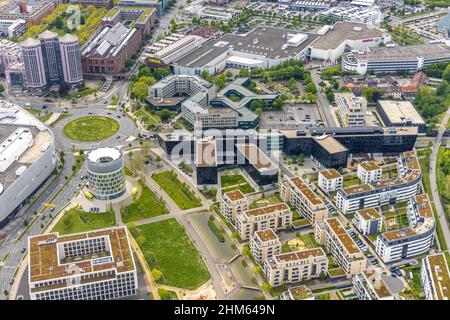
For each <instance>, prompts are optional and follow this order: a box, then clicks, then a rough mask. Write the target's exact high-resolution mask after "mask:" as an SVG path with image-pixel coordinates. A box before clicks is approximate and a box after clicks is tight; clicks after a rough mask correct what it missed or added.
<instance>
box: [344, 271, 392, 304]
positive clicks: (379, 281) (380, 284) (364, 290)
mask: <svg viewBox="0 0 450 320" xmlns="http://www.w3.org/2000/svg"><path fill="white" fill-rule="evenodd" d="M381 272H382V271H381V270H380V269H368V270H364V271H362V272H359V273H357V274H355V275H354V276H353V288H354V291H355V293H356V296H357V297H358V300H395V299H394V296H393V295H392V292H391V291H390V290H389V287H388V286H387V285H386V282H385V281H384V280H383V278H382V277H381Z"/></svg>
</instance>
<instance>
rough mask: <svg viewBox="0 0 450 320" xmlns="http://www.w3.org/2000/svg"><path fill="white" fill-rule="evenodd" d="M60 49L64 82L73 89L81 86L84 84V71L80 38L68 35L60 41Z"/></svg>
mask: <svg viewBox="0 0 450 320" xmlns="http://www.w3.org/2000/svg"><path fill="white" fill-rule="evenodd" d="M59 48H60V52H61V65H62V73H63V77H64V82H65V83H67V84H68V85H69V86H71V87H76V86H79V85H81V84H82V82H83V71H82V67H81V53H80V45H79V43H78V38H77V37H75V36H72V35H70V34H66V35H65V36H63V37H62V38H60V39H59Z"/></svg>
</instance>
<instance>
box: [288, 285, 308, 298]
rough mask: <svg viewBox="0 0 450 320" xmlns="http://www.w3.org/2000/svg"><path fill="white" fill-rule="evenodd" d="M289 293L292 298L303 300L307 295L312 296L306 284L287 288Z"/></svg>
mask: <svg viewBox="0 0 450 320" xmlns="http://www.w3.org/2000/svg"><path fill="white" fill-rule="evenodd" d="M288 291H289V293H290V294H291V296H292V298H294V300H303V299H307V298H309V297H312V295H313V294H312V292H311V290H310V289H309V288H308V287H307V286H303V285H301V286H298V287H292V288H289V289H288Z"/></svg>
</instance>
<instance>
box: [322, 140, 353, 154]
mask: <svg viewBox="0 0 450 320" xmlns="http://www.w3.org/2000/svg"><path fill="white" fill-rule="evenodd" d="M314 140H315V141H316V142H317V143H318V144H319V145H321V146H322V147H323V148H324V149H325V150H327V151H328V152H329V153H339V152H344V151H347V150H348V149H347V148H346V147H344V146H343V145H342V144H341V143H340V142H339V141H337V140H336V139H335V138H334V137H332V136H325V137H314Z"/></svg>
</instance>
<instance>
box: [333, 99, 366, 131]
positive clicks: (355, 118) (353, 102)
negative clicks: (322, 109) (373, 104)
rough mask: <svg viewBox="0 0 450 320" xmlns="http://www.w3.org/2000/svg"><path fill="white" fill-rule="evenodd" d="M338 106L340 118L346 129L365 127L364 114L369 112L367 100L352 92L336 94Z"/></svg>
mask: <svg viewBox="0 0 450 320" xmlns="http://www.w3.org/2000/svg"><path fill="white" fill-rule="evenodd" d="M335 98H336V105H337V107H338V108H339V113H338V114H339V118H340V120H341V122H342V125H343V126H344V127H361V126H364V114H365V113H366V110H367V100H366V98H364V97H356V96H355V95H354V94H353V93H351V92H341V93H336V94H335Z"/></svg>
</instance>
